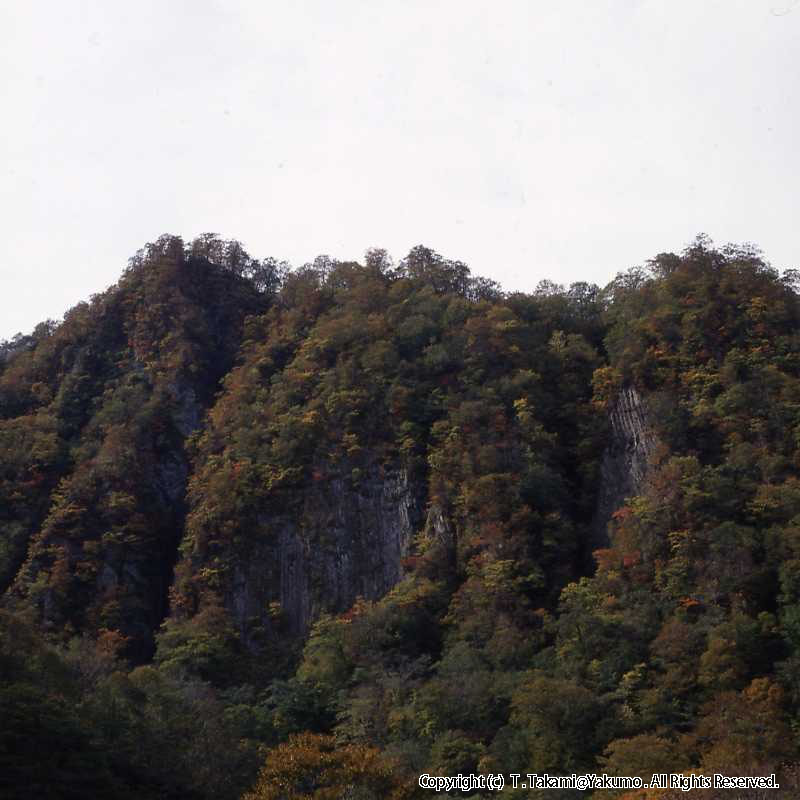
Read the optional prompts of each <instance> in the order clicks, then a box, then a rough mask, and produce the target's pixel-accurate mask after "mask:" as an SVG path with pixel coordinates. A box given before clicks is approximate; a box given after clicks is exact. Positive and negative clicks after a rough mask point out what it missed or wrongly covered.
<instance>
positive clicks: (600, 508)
mask: <svg viewBox="0 0 800 800" xmlns="http://www.w3.org/2000/svg"><path fill="white" fill-rule="evenodd" d="M609 426H610V433H609V438H608V442H607V444H606V447H605V450H604V452H603V460H602V465H601V468H600V491H599V494H598V498H597V507H596V510H595V515H594V519H593V521H592V528H591V546H592V549H596V548H600V547H607V546H608V543H609V541H608V531H607V526H608V522H609V520H610V519H611V515H612V514H613V513H614V511H616V510H617V509H618V508H619V507H620V506H622V505H623V504H624V503H625V499H626V498H627V497H631V496H633V495H636V494H638V493H639V490H640V489H641V487H642V484H643V481H644V480H645V477H646V475H647V469H648V464H649V460H650V457H651V456H652V454H653V451H654V449H655V446H656V444H657V441H658V440H657V438H656V435H655V433H654V431H653V425H652V421H651V419H650V416H649V412H648V409H647V404H646V402H645V400H644V398H643V397H642V396H641V394H640V393H639V391H638V390H637V389H636V387H634V386H625V387H623V388H622V389H621V390H620V392H619V394H618V395H617V398H616V400H615V402H614V404H613V406H612V408H611V411H610V413H609Z"/></svg>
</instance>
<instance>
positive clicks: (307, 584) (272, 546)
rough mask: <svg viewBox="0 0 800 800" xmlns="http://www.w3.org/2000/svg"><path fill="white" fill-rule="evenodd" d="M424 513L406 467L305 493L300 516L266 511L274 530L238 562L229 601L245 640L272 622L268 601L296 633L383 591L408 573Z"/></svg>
mask: <svg viewBox="0 0 800 800" xmlns="http://www.w3.org/2000/svg"><path fill="white" fill-rule="evenodd" d="M423 515H424V493H423V492H422V491H421V489H420V486H419V485H418V484H417V483H416V482H415V481H412V480H411V479H410V478H409V476H408V474H407V472H406V471H405V470H397V471H392V472H387V473H386V474H385V475H384V476H382V477H379V476H375V477H373V478H368V479H366V480H364V481H361V482H360V483H358V484H353V483H352V482H351V481H349V480H348V479H345V478H340V477H337V478H333V479H331V480H330V481H328V482H325V483H324V484H320V485H318V486H315V487H313V489H310V490H309V491H308V492H307V493H306V496H305V498H304V501H303V506H302V509H301V510H300V511H299V513H298V514H297V515H292V517H288V516H286V515H280V516H276V517H269V516H267V515H265V516H264V519H263V526H264V529H265V530H267V531H269V532H270V533H269V535H268V536H266V537H263V539H262V542H261V543H259V544H257V545H256V546H255V547H254V548H253V550H252V551H251V554H250V558H249V559H248V561H247V563H241V562H240V563H239V565H238V566H237V567H236V569H235V572H234V579H233V586H232V588H231V593H230V596H229V598H228V603H229V607H230V608H231V611H232V613H233V617H234V620H235V622H236V625H237V627H238V628H239V631H240V633H241V634H242V635H243V638H244V640H245V641H246V642H247V643H248V644H249V645H252V644H254V642H253V641H252V639H251V637H250V636H249V634H248V629H250V628H252V626H253V625H261V626H262V627H264V628H267V630H269V629H270V628H272V627H273V624H274V618H273V619H270V613H269V609H270V605H271V604H279V617H280V620H281V625H282V628H283V629H284V630H287V632H289V633H291V634H292V635H297V634H302V633H305V631H306V630H307V629H308V627H309V626H310V624H311V623H312V622H313V621H314V620H315V619H316V618H317V617H319V616H320V614H322V613H325V612H330V613H336V612H341V611H345V610H346V609H348V608H350V607H351V606H352V605H353V602H354V601H355V599H356V598H357V597H359V596H361V597H364V598H366V599H369V600H374V599H377V598H379V597H381V596H383V595H384V594H385V593H386V592H387V591H389V589H391V588H392V587H393V586H394V585H395V584H396V583H397V582H398V581H399V580H400V579H401V577H402V576H403V565H402V561H403V559H404V558H405V557H406V556H407V555H409V552H410V549H411V545H412V539H413V537H414V534H415V533H416V532H417V531H418V530H419V528H420V524H421V522H422V520H423ZM275 611H276V606H275V605H273V617H274V616H275V613H274V612H275Z"/></svg>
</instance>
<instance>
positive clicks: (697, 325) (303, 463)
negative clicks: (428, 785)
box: [0, 236, 800, 798]
mask: <svg viewBox="0 0 800 800" xmlns="http://www.w3.org/2000/svg"><path fill="white" fill-rule="evenodd" d="M794 281H795V274H794V273H792V272H787V273H785V274H784V275H783V276H782V277H781V276H780V275H779V274H778V273H777V272H776V271H775V270H773V269H772V268H770V267H769V266H768V265H767V264H766V263H765V262H764V261H763V260H762V259H761V258H760V256H759V255H758V253H757V252H755V251H754V250H753V249H752V248H749V247H728V248H723V249H721V250H720V249H716V248H714V247H713V245H712V244H711V243H710V242H709V241H708V240H706V239H703V238H698V240H697V241H696V242H695V243H693V244H692V245H691V246H690V247H688V248H687V249H686V250H685V251H684V252H683V253H682V254H679V255H675V254H662V255H659V256H657V257H656V258H655V259H653V261H652V262H650V263H649V264H648V265H647V267H646V268H641V269H635V270H630V271H629V272H627V273H623V274H621V275H619V276H618V277H617V279H616V280H615V281H614V282H612V283H611V284H610V285H609V286H608V287H606V288H605V289H604V290H602V291H601V290H600V289H599V288H598V287H595V286H591V285H587V284H573V285H572V286H571V287H569V288H568V289H565V288H563V287H560V286H557V285H555V284H550V283H547V282H543V283H542V284H540V286H539V287H538V288H537V290H536V292H534V293H533V294H530V295H526V294H521V293H516V294H504V293H503V292H501V290H500V288H499V287H498V286H496V285H495V284H493V283H492V282H490V281H486V280H483V279H479V278H475V277H473V276H472V275H471V274H470V272H469V270H468V269H467V268H466V266H465V265H463V264H461V263H460V262H453V261H448V260H446V259H444V258H442V257H440V256H438V255H437V254H436V253H434V252H433V251H431V250H428V249H427V248H424V247H418V248H415V249H414V250H412V251H411V252H410V253H409V255H408V256H407V257H406V258H405V259H404V260H403V261H402V262H400V264H398V265H397V266H395V265H394V264H392V263H391V261H390V260H389V259H388V258H387V256H386V254H385V253H384V252H382V251H377V250H376V251H370V252H369V253H368V254H367V257H366V258H365V263H364V264H357V263H340V262H334V261H332V260H330V259H326V258H320V259H317V261H316V262H315V263H314V264H312V265H306V267H304V268H301V269H298V270H294V271H291V270H288V269H287V268H286V266H285V265H283V264H279V263H277V262H275V261H272V260H266V261H263V262H258V261H256V260H254V259H252V258H251V257H250V256H248V255H247V254H246V253H245V252H244V251H243V250H242V249H241V247H240V246H239V245H238V244H237V243H235V242H225V241H221V240H219V239H217V238H215V237H213V236H204V237H201V238H200V239H198V240H196V241H194V242H192V243H191V244H189V245H185V244H184V243H183V241H182V240H180V239H179V238H177V237H162V238H161V239H160V240H158V241H157V242H156V243H154V244H152V245H149V246H148V247H147V248H145V249H144V250H143V251H141V252H140V253H139V254H137V256H136V257H135V258H134V259H132V260H131V264H130V266H129V268H128V270H126V272H125V274H124V275H123V277H122V279H121V280H120V282H119V283H118V284H117V285H116V286H115V287H112V289H110V290H109V291H108V292H106V293H104V294H102V295H99V296H96V297H94V298H93V299H92V302H91V303H89V304H82V305H80V306H78V307H76V308H75V309H73V310H72V311H70V312H69V313H68V314H67V315H66V316H65V319H64V321H63V322H62V323H60V324H59V325H55V324H52V323H45V324H43V325H40V326H39V327H38V328H37V329H36V330H35V331H34V333H33V334H32V335H31V336H30V337H22V338H20V339H18V340H16V341H12V342H11V343H8V344H7V345H5V346H4V347H3V348H2V349H0V353H2V357H0V581H2V589H3V590H4V594H3V601H2V605H3V611H2V612H0V613H1V614H2V617H1V618H0V628H1V629H2V640H0V675H2V679H3V689H2V700H1V701H0V702H2V704H3V705H2V709H0V711H1V712H2V714H0V717H2V719H3V722H0V767H2V770H0V772H2V775H3V777H0V785H2V786H3V789H4V790H9V791H11V792H12V796H14V795H13V792H14V791H18V792H22V791H23V787H24V791H25V792H27V791H28V789H29V787H30V786H34V787H38V788H39V789H40V790H41V792H42V793H43V794H45V796H53V797H62V796H63V797H71V796H77V795H78V794H86V793H89V794H91V793H94V794H102V793H114V794H116V795H118V796H131V797H151V796H152V797H164V796H173V795H174V796H176V797H177V796H179V795H180V796H182V797H206V796H209V797H211V796H214V797H237V796H239V795H240V794H241V793H242V792H243V791H245V790H247V789H248V788H249V787H251V786H253V785H254V783H255V779H256V774H257V771H258V767H259V766H260V764H262V763H263V762H264V757H265V755H266V766H265V768H264V773H263V775H262V779H261V781H260V782H259V783H258V785H257V786H256V789H255V790H254V792H255V794H254V795H253V796H257V797H275V798H277V797H284V796H287V797H288V796H290V795H288V794H286V793H285V792H284V794H281V793H280V792H281V791H283V790H281V789H279V788H276V787H279V786H280V785H281V782H283V783H284V784H285V785H295V784H296V786H304V787H305V788H304V789H303V791H306V792H310V791H314V790H315V788H316V789H319V790H320V791H321V792H323V790H324V787H325V786H326V785H327V786H328V789H329V790H330V793H329V794H328V795H325V794H324V792H323V794H319V795H313V796H319V797H322V796H331V797H335V796H346V792H347V791H348V789H347V787H348V786H350V787H353V786H355V787H358V791H361V792H362V793H363V796H364V797H373V796H374V797H387V796H390V795H391V796H397V797H401V796H403V797H406V796H408V797H410V796H415V795H414V791H415V790H414V781H413V777H414V776H415V775H416V774H418V773H420V772H423V771H428V772H431V773H432V774H442V775H450V774H458V773H459V772H462V773H463V772H474V771H477V772H482V773H487V772H504V773H510V772H516V773H523V774H524V773H526V772H550V773H554V774H555V773H571V772H573V771H589V772H593V771H599V770H601V769H602V770H604V771H606V772H608V773H615V774H621V775H638V774H641V775H644V776H646V778H648V779H649V778H650V775H651V774H652V773H656V772H664V771H666V772H677V771H681V770H683V771H686V770H689V769H690V768H699V769H701V770H706V771H707V772H710V771H723V772H724V771H728V772H733V773H735V774H740V773H742V774H743V773H744V772H747V771H749V772H751V773H753V774H762V773H764V772H766V773H769V772H772V771H777V770H783V774H784V776H785V777H784V786H787V785H788V782H789V781H791V780H792V777H791V767H790V766H788V765H791V764H792V763H794V762H795V761H796V759H797V739H796V734H795V731H796V720H797V718H798V717H797V714H798V708H800V684H798V682H797V673H798V669H797V666H798V658H800V654H798V648H799V647H800V634H799V633H798V631H797V630H795V629H796V628H797V626H798V619H800V613H799V612H798V609H800V596H798V591H800V589H798V587H800V579H799V578H798V576H800V567H798V564H800V550H798V548H800V544H798V542H796V541H795V539H797V536H796V534H797V531H798V530H800V488H798V487H800V482H798V478H797V475H798V467H800V355H799V354H800V347H798V345H800V327H799V326H798V322H800V300H799V299H798V295H797V292H796V284H795V282H794ZM198 721H199V722H200V723H201V724H198ZM334 741H335V742H336V747H335V748H333V749H332V742H334ZM289 763H292V764H297V765H300V766H298V767H296V769H297V770H299V771H296V772H294V773H292V772H291V770H290V769H289V767H288V766H287V764H289ZM293 781H294V783H292V782H293ZM337 787H338V788H337ZM298 790H299V789H298ZM416 791H419V790H416ZM48 793H49V795H48ZM507 793H508V794H509V796H512V797H513V796H517V795H516V794H515V793H514V792H513V791H512V790H507ZM551 794H552V793H551ZM20 796H21V795H20ZM309 796H311V795H309ZM475 796H480V795H479V794H476V795H475ZM519 796H530V795H529V794H525V793H520V794H519ZM654 796H655V795H654Z"/></svg>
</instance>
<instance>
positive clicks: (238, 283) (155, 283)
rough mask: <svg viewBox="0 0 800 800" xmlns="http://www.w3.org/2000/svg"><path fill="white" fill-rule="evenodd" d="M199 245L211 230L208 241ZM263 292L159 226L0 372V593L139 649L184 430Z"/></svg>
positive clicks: (170, 519)
mask: <svg viewBox="0 0 800 800" xmlns="http://www.w3.org/2000/svg"><path fill="white" fill-rule="evenodd" d="M206 244H208V242H206ZM264 302H265V301H264V296H263V295H260V294H259V293H258V292H257V291H256V290H255V289H254V288H253V286H252V284H251V282H250V281H248V280H246V279H244V278H243V277H241V276H239V275H237V274H236V272H235V270H233V269H231V268H230V267H226V266H223V265H215V264H213V263H211V262H210V261H209V260H208V258H207V257H205V256H204V255H201V254H199V253H195V254H192V252H191V251H189V250H188V249H187V248H184V245H183V242H182V241H181V240H180V239H178V238H175V237H163V238H162V239H160V240H159V241H158V242H157V243H155V244H154V245H151V246H149V248H148V250H147V251H146V252H143V253H142V254H140V255H139V256H138V257H137V259H134V260H133V261H132V264H131V267H130V268H129V269H128V271H127V272H126V274H125V275H124V277H123V278H122V280H121V281H120V282H119V284H118V285H117V286H114V287H112V288H111V289H110V290H108V291H107V292H106V293H104V294H102V295H99V296H96V297H95V298H93V300H92V302H91V304H82V305H80V306H78V307H76V308H74V309H72V310H71V311H70V312H69V313H68V314H67V316H66V317H65V321H64V323H63V324H61V325H60V326H58V327H55V328H54V329H53V327H52V326H51V328H49V329H47V330H45V331H40V332H39V333H38V334H37V335H36V336H35V337H34V338H35V344H34V345H33V346H32V347H30V348H29V349H26V350H25V351H22V352H18V353H17V354H15V355H13V356H12V357H11V358H10V359H8V360H7V361H6V363H5V368H4V369H3V372H2V374H0V443H1V444H2V451H3V459H2V463H3V468H4V471H5V475H4V477H5V481H4V482H3V484H2V487H1V490H2V491H3V493H4V499H5V500H6V502H5V503H3V504H2V506H1V507H2V509H3V511H2V512H0V513H2V514H3V517H4V521H3V536H2V539H0V541H2V545H3V547H2V559H0V566H1V567H2V578H3V580H4V582H5V584H6V585H8V583H9V581H10V582H11V586H10V588H9V589H8V591H7V592H6V595H5V603H6V604H7V605H8V606H10V607H14V608H21V607H30V608H33V609H35V610H36V612H37V614H39V615H40V617H41V620H42V622H43V623H44V624H45V625H46V626H47V627H48V628H49V629H50V630H53V631H60V632H62V633H65V632H79V631H84V630H86V631H93V632H97V631H99V630H102V629H108V630H116V631H119V632H120V633H121V634H122V635H124V636H126V637H130V639H131V647H132V650H131V652H132V653H137V654H138V655H139V656H140V657H141V656H144V655H146V654H147V653H148V652H149V651H151V648H152V633H153V631H154V629H155V628H157V627H158V625H159V624H160V622H161V619H162V618H163V615H164V613H165V611H166V599H167V587H168V584H169V581H170V579H171V572H172V565H173V563H174V560H175V554H176V548H177V544H178V541H179V539H180V535H181V531H182V527H183V516H184V513H185V506H184V494H185V487H186V481H187V477H188V472H189V464H188V460H187V456H186V453H185V447H184V444H185V440H186V437H187V436H189V435H190V434H191V433H192V432H193V431H195V430H197V428H198V427H199V425H200V423H201V420H202V418H203V416H204V413H205V409H206V407H207V405H208V404H209V402H210V401H211V399H212V398H213V395H214V392H215V390H216V387H217V384H218V381H219V380H220V378H221V377H222V376H223V375H224V374H225V372H226V371H227V369H228V368H229V367H230V365H231V364H232V362H233V358H234V355H235V353H236V350H237V347H238V343H239V337H240V332H241V328H242V323H243V320H244V317H245V316H246V315H247V314H248V313H253V312H256V311H259V310H262V309H263V308H264Z"/></svg>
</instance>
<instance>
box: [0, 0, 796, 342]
mask: <svg viewBox="0 0 800 800" xmlns="http://www.w3.org/2000/svg"><path fill="white" fill-rule="evenodd" d="M0 99H2V109H3V114H2V116H3V122H2V124H1V125H0V214H1V215H2V216H1V217H0V218H1V219H2V236H0V339H2V338H4V337H7V336H11V335H13V334H14V333H16V332H17V331H18V330H24V331H27V330H29V329H31V328H32V327H33V325H35V324H36V323H37V322H38V321H40V320H42V319H45V318H47V317H54V318H57V319H58V318H60V317H61V316H62V315H63V313H64V311H65V310H66V309H67V308H69V307H70V306H72V305H73V304H75V303H76V302H78V301H79V300H82V299H87V298H88V296H89V295H90V294H91V293H92V292H96V291H100V290H102V289H104V288H106V287H107V286H108V285H110V284H111V283H113V282H115V281H116V280H117V278H118V277H119V274H120V272H121V270H122V268H123V267H124V265H125V263H126V261H127V258H128V257H129V256H130V255H132V254H133V253H134V252H135V251H136V250H137V249H138V248H139V247H141V246H142V245H143V244H144V243H145V242H147V241H152V240H153V239H155V238H156V237H157V236H159V235H160V234H161V233H165V232H169V233H178V234H181V235H183V236H184V237H186V238H187V239H188V238H191V237H193V236H195V235H197V234H198V233H201V232H203V231H216V232H219V233H220V234H222V235H223V236H226V237H233V238H237V239H239V240H241V241H242V242H243V243H244V245H245V246H246V247H247V249H248V250H249V251H250V253H251V254H252V255H254V256H258V257H262V256H267V255H271V256H275V257H276V258H285V259H288V260H290V261H291V262H293V263H295V264H302V263H303V262H305V261H309V260H311V259H313V258H314V256H316V255H318V254H320V253H328V254H330V255H331V256H334V257H337V258H361V256H362V255H363V253H364V251H365V249H367V248H368V247H373V246H376V247H385V248H387V249H388V250H389V251H390V253H392V255H393V256H394V257H395V258H396V259H399V258H401V257H402V256H403V255H404V254H405V253H406V252H407V251H408V250H409V249H410V248H411V247H412V246H413V245H415V244H420V243H423V244H426V245H428V246H430V247H433V248H434V249H436V250H438V251H439V252H441V253H442V254H443V255H445V256H448V257H451V258H459V259H461V260H463V261H466V262H467V263H468V264H469V265H470V266H471V267H472V269H473V271H474V272H476V273H478V274H482V275H486V276H489V277H492V278H494V279H496V280H498V281H500V282H501V283H502V284H503V286H504V287H505V288H509V289H522V290H530V289H532V288H533V287H534V286H535V285H536V283H537V282H538V281H539V280H540V279H542V278H545V277H546V278H550V279H552V280H556V281H560V282H566V283H569V282H570V281H575V280H588V281H595V282H597V283H600V284H605V283H606V282H607V281H608V280H610V279H611V278H612V277H613V275H614V274H615V273H616V272H617V271H618V270H619V269H624V268H627V267H629V266H631V265H634V264H639V263H643V262H644V261H645V260H646V259H648V258H650V257H652V256H654V255H655V254H657V253H659V252H662V251H664V250H680V249H681V248H682V247H683V246H684V245H685V244H686V243H687V242H689V241H690V240H691V239H692V238H694V236H695V234H697V233H698V232H700V231H704V232H706V233H708V234H709V235H711V236H712V237H713V238H714V239H715V240H716V241H717V242H719V243H723V242H727V241H752V242H755V243H757V244H759V245H760V246H761V247H762V248H763V250H764V251H765V255H766V257H767V258H768V259H769V260H770V261H771V262H772V263H773V265H774V266H776V267H779V268H783V267H790V266H800V238H798V197H800V191H799V190H798V182H799V181H798V179H800V137H799V136H798V134H800V125H798V123H799V122H800V111H799V109H800V0H580V1H578V0H575V1H574V2H568V0H547V1H545V0H494V1H493V2H475V1H473V0H453V1H452V2H451V1H449V0H448V1H447V2H444V1H440V2H437V1H436V0H405V2H397V0H363V1H362V0H319V2H312V1H311V0H305V1H303V0H293V1H292V2H289V0H287V2H280V3H279V2H271V1H270V0H252V2H251V1H250V0H225V1H224V2H223V1H222V0H219V2H213V1H212V0H191V1H189V0H186V1H185V2H183V1H179V0H156V1H155V2H153V0H136V2H121V0H70V2H64V0H0Z"/></svg>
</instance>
